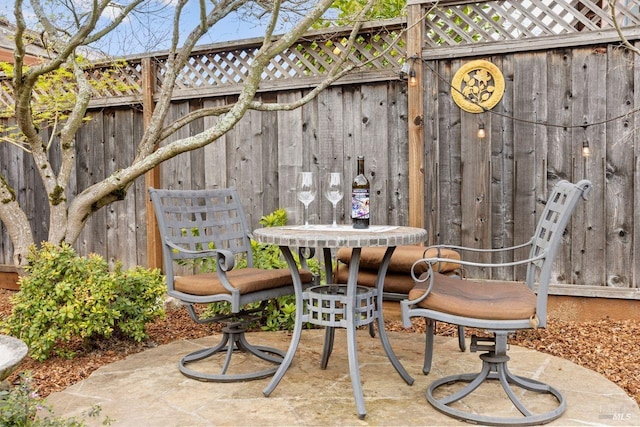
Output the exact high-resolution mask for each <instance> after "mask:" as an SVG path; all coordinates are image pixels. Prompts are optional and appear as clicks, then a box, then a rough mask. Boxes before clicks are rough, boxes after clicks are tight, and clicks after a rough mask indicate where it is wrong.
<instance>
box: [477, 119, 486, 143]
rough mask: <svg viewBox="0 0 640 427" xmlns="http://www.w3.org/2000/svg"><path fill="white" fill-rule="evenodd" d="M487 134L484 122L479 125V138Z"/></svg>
mask: <svg viewBox="0 0 640 427" xmlns="http://www.w3.org/2000/svg"><path fill="white" fill-rule="evenodd" d="M485 136H487V133H486V132H485V131H484V123H480V124H479V125H478V138H480V139H482V138H484V137H485Z"/></svg>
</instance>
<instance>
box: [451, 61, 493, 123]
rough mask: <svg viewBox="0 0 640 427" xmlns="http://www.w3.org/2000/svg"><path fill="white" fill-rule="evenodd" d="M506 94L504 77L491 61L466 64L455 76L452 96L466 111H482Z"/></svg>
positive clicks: (490, 107)
mask: <svg viewBox="0 0 640 427" xmlns="http://www.w3.org/2000/svg"><path fill="white" fill-rule="evenodd" d="M503 94H504V77H503V76H502V72H501V71H500V69H499V68H498V67H496V66H495V65H494V64H492V63H491V62H489V61H484V60H476V61H471V62H468V63H466V64H464V65H463V66H462V67H460V69H459V70H458V71H457V72H456V74H455V75H454V76H453V80H452V81H451V96H452V97H453V100H454V101H455V103H456V104H457V105H458V107H460V108H462V109H463V110H464V111H468V112H470V113H482V112H483V111H486V110H490V109H492V108H493V107H495V106H496V104H498V102H500V100H501V99H502V95H503Z"/></svg>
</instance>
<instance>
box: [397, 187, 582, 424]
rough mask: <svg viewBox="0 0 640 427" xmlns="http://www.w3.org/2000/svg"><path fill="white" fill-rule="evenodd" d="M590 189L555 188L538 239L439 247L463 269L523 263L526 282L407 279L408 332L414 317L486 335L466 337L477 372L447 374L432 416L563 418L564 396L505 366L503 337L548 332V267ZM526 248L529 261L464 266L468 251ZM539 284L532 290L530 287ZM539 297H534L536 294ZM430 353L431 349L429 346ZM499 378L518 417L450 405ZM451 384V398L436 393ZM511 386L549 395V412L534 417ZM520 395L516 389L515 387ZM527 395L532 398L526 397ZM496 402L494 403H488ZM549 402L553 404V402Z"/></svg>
mask: <svg viewBox="0 0 640 427" xmlns="http://www.w3.org/2000/svg"><path fill="white" fill-rule="evenodd" d="M590 189H591V182H589V181H587V180H582V181H580V182H578V183H577V184H573V183H570V182H568V181H564V180H563V181H560V182H558V183H557V184H556V185H555V187H554V188H553V191H552V192H551V195H550V197H549V199H548V201H547V203H546V206H545V209H544V211H543V212H542V215H541V217H540V221H539V223H538V225H537V228H536V231H535V234H534V235H533V237H532V238H531V239H530V240H529V241H528V242H527V243H525V244H522V245H519V246H514V247H510V248H504V249H474V248H465V247H461V246H452V245H447V246H444V245H443V246H440V247H446V248H449V249H455V250H457V251H460V252H461V253H462V254H463V257H462V260H461V261H459V263H460V264H461V265H463V266H464V265H467V266H478V267H485V268H497V267H508V266H518V265H524V266H526V267H527V274H526V282H525V283H517V282H496V281H493V282H488V281H484V282H483V281H474V280H467V279H465V280H457V279H451V278H449V277H447V276H445V275H442V274H440V273H438V272H435V271H433V270H431V271H428V272H425V273H421V274H416V273H412V275H413V276H414V279H415V281H416V286H415V287H414V288H413V289H412V290H411V291H410V292H409V297H408V299H406V300H404V301H402V302H401V311H402V320H403V323H404V325H405V326H410V325H411V318H412V317H425V318H428V319H431V320H435V321H438V320H439V321H444V322H448V323H452V324H456V325H461V326H465V327H471V328H480V329H484V330H486V331H488V332H490V335H491V336H490V337H488V338H479V337H477V336H473V337H472V339H471V351H478V350H479V351H486V353H483V354H481V355H480V359H481V360H482V370H481V371H480V372H479V373H474V374H459V375H452V376H447V377H445V378H440V379H438V380H436V381H433V382H432V383H431V384H430V385H429V387H428V388H427V392H426V395H427V400H428V401H429V403H430V404H431V405H433V406H434V407H435V408H436V409H437V410H439V411H441V412H443V413H445V414H447V415H450V416H452V417H454V418H458V419H461V420H465V421H470V422H474V423H478V424H486V425H534V424H543V423H547V422H550V421H553V420H554V419H556V418H558V417H560V416H561V415H562V413H563V412H564V410H565V407H566V402H565V400H564V398H563V396H562V394H561V393H560V392H559V391H558V390H557V389H555V388H553V387H551V386H549V385H547V384H544V383H542V382H540V381H537V380H534V379H529V378H525V377H522V376H516V375H513V374H512V373H511V372H509V370H508V368H507V362H508V360H509V356H507V348H508V344H507V338H508V335H509V334H510V333H512V332H514V331H516V330H520V329H535V328H538V327H544V326H546V322H547V293H548V290H549V279H550V276H551V267H552V265H553V261H554V258H555V256H556V252H557V249H558V247H559V245H560V243H561V241H562V235H563V232H564V230H565V227H566V226H567V223H568V222H569V219H570V217H571V215H572V213H573V211H574V209H575V208H576V206H577V203H578V201H579V200H580V199H585V200H586V196H587V194H588V192H589V190H590ZM522 248H529V255H528V257H527V258H526V259H517V253H518V252H513V257H514V258H513V259H514V261H512V262H505V263H480V262H469V261H465V260H464V253H465V252H468V251H475V252H476V253H477V252H483V253H496V252H504V251H515V250H517V249H522ZM440 261H447V260H446V259H441V258H425V259H422V260H420V261H417V262H416V264H415V265H414V271H417V268H416V267H418V265H420V266H421V267H423V266H424V264H427V265H428V266H431V265H433V264H435V263H436V262H440ZM536 283H537V284H538V287H537V290H536V289H535V288H534V285H535V284H536ZM536 293H537V295H536ZM427 351H432V348H430V349H428V350H427ZM487 379H489V380H495V379H497V380H499V381H500V384H501V385H502V388H503V389H504V391H505V392H506V394H507V396H508V397H509V399H510V400H511V402H512V403H513V405H514V406H515V407H516V408H517V410H518V411H519V412H520V414H521V416H520V415H518V416H513V417H511V416H494V415H484V414H478V413H474V412H471V411H468V410H465V409H464V408H465V406H464V404H462V405H460V404H458V405H454V404H455V402H457V401H459V400H460V399H463V398H464V397H465V396H468V395H469V394H470V393H472V392H473V391H474V390H476V389H477V388H478V387H479V386H480V385H481V384H483V383H484V382H485V380H487ZM458 382H462V383H468V384H466V385H465V386H464V387H462V388H460V386H456V385H455V384H456V383H458ZM444 385H450V387H449V389H454V391H449V393H450V394H447V393H443V389H440V391H439V392H438V395H440V396H441V395H442V394H444V396H443V397H436V391H437V390H438V389H439V388H440V387H441V386H444ZM511 386H514V388H515V387H520V388H522V389H525V390H529V391H533V392H538V393H546V394H549V395H551V396H553V397H554V398H555V400H556V401H557V405H554V409H552V410H549V411H547V412H543V413H534V412H533V411H531V410H529V409H528V407H527V405H525V403H524V402H523V400H522V399H521V398H520V397H519V396H520V395H522V396H526V395H525V394H524V393H516V392H514V389H512V387H511ZM516 390H517V388H516ZM530 397H531V396H530ZM491 398H492V399H494V397H493V396H492V397H491ZM552 401H553V399H552Z"/></svg>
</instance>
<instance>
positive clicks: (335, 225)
mask: <svg viewBox="0 0 640 427" xmlns="http://www.w3.org/2000/svg"><path fill="white" fill-rule="evenodd" d="M332 225H333V226H334V227H337V226H338V223H337V222H336V205H335V204H334V205H333V224H332Z"/></svg>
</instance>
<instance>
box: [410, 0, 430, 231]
mask: <svg viewBox="0 0 640 427" xmlns="http://www.w3.org/2000/svg"><path fill="white" fill-rule="evenodd" d="M421 10H422V7H421V5H420V4H411V5H409V6H407V58H417V59H415V60H413V59H412V60H410V59H407V60H408V61H409V65H410V66H411V67H413V69H414V70H415V84H409V88H408V92H407V98H408V104H409V105H408V114H409V126H408V129H409V225H411V226H412V227H420V228H424V163H423V162H424V111H423V110H424V102H423V94H422V90H423V89H422V85H423V76H422V60H421V58H422V22H421V21H422V16H421V15H422V14H421ZM432 232H433V230H429V233H430V234H431V233H432Z"/></svg>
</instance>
